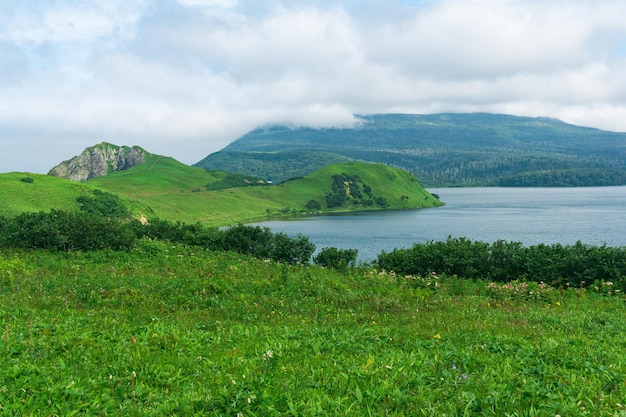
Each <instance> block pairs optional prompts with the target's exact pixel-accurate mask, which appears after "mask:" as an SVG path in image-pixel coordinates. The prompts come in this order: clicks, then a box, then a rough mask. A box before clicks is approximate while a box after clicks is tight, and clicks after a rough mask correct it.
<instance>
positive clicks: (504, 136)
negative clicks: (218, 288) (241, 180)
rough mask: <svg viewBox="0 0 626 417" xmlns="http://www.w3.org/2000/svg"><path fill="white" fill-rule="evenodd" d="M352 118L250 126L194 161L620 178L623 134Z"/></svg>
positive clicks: (424, 178) (455, 175)
mask: <svg viewBox="0 0 626 417" xmlns="http://www.w3.org/2000/svg"><path fill="white" fill-rule="evenodd" d="M360 118H361V120H362V123H361V124H360V125H358V126H356V127H355V128H352V129H346V128H329V129H312V128H295V129H294V128H292V127H287V126H271V127H264V128H259V129H256V130H254V131H252V132H250V133H248V134H246V135H244V136H242V137H241V138H240V139H239V140H237V141H235V142H234V143H232V144H230V145H229V146H227V147H225V148H224V149H222V150H221V151H219V152H216V153H214V154H211V155H209V156H207V157H206V158H204V159H203V160H201V161H200V162H198V163H197V164H195V165H196V166H198V167H201V168H207V169H219V170H224V171H229V172H239V173H241V174H253V175H255V176H258V177H262V178H266V179H270V180H274V181H277V182H280V181H284V180H287V179H289V178H291V177H293V176H302V175H306V174H308V173H311V172H314V171H315V170H317V169H319V168H321V167H322V166H324V165H325V162H324V161H325V160H328V159H333V158H335V159H337V160H339V159H350V160H360V161H370V162H379V163H385V164H388V165H391V166H396V167H399V168H402V169H406V170H408V171H410V172H412V173H413V174H415V175H416V176H417V178H419V180H420V182H421V183H422V184H424V185H425V186H476V185H488V186H494V185H495V186H584V185H587V186H590V185H623V184H626V133H615V132H607V131H602V130H598V129H591V128H584V127H579V126H573V125H570V124H567V123H563V122H561V121H559V120H555V119H547V118H530V117H517V116H509V115H498V114H485V113H481V114H435V115H411V114H385V115H370V116H361V117H360Z"/></svg>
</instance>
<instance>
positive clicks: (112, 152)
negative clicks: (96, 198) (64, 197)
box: [48, 142, 148, 181]
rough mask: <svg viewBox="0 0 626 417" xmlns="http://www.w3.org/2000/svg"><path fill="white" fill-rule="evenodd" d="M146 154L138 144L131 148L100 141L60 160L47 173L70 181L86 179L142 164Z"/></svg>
mask: <svg viewBox="0 0 626 417" xmlns="http://www.w3.org/2000/svg"><path fill="white" fill-rule="evenodd" d="M147 155H148V153H147V152H146V151H144V150H143V149H142V148H140V147H139V146H133V147H132V148H131V147H128V146H115V145H112V144H110V143H106V142H102V143H100V144H98V145H96V146H92V147H90V148H87V149H85V150H84V151H83V152H82V153H81V154H80V155H78V156H75V157H73V158H72V159H70V160H68V161H64V162H61V163H60V164H59V165H57V166H55V167H54V168H52V169H51V170H50V172H48V175H52V176H54V177H60V178H65V179H68V180H72V181H86V180H90V179H92V178H97V177H102V176H104V175H107V174H109V173H111V172H114V171H123V170H125V169H129V168H132V167H134V166H136V165H139V164H143V163H144V162H145V160H146V156H147Z"/></svg>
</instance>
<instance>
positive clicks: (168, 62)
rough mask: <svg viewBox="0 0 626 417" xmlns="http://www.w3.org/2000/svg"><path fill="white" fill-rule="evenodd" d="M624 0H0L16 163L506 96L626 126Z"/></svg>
mask: <svg viewBox="0 0 626 417" xmlns="http://www.w3.org/2000/svg"><path fill="white" fill-rule="evenodd" d="M624 16H626V2H625V1H623V0H602V1H596V0H430V1H428V0H343V1H342V0H335V1H331V0H306V1H305V0H290V1H287V0H0V172H13V171H19V172H33V173H42V174H45V173H47V172H48V171H49V170H50V169H51V168H52V167H54V166H55V165H57V164H58V163H60V162H62V161H64V160H67V159H70V158H71V157H73V156H75V155H78V154H80V153H81V152H82V151H83V150H84V149H85V148H86V147H89V146H93V145H95V144H97V143H100V142H109V143H113V144H115V145H119V146H121V145H126V146H133V145H138V146H141V147H143V148H144V149H145V150H147V151H148V152H152V153H156V154H160V155H166V156H171V157H174V158H175V159H177V160H179V161H180V162H183V163H185V164H190V165H191V164H194V163H196V162H199V161H200V160H201V159H203V158H204V157H205V156H207V155H209V154H210V153H213V152H216V151H219V150H220V149H222V148H223V147H225V146H227V145H228V144H229V143H231V142H233V141H235V140H236V139H237V138H239V137H240V136H241V135H243V134H245V133H246V132H248V131H250V130H252V129H254V128H256V127H259V126H263V125H269V124H276V123H280V124H289V125H293V126H312V127H331V126H342V127H349V126H352V125H354V123H356V122H358V118H357V117H356V116H355V115H358V114H373V113H418V114H432V113H441V112H492V113H505V114H514V115H520V116H532V117H554V118H558V119H561V120H563V121H565V122H568V123H572V124H577V125H582V126H590V127H596V128H601V129H606V130H613V131H621V132H626V19H624Z"/></svg>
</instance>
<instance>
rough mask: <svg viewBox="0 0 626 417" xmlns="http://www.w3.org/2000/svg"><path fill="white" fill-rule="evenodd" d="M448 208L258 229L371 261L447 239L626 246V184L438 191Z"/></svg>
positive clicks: (284, 222) (300, 220)
mask: <svg viewBox="0 0 626 417" xmlns="http://www.w3.org/2000/svg"><path fill="white" fill-rule="evenodd" d="M429 191H430V192H432V193H436V194H438V195H439V197H440V199H441V200H442V201H443V202H444V203H446V205H445V206H444V207H437V208H427V209H414V210H394V211H370V212H358V213H342V214H327V215H320V216H308V217H295V218H288V219H280V220H272V221H266V222H262V223H255V225H260V226H265V227H269V228H270V229H271V230H272V231H273V232H284V233H287V234H288V235H290V236H293V235H296V234H298V233H301V234H303V235H305V236H307V237H308V238H309V239H310V240H311V242H313V243H315V245H316V247H317V249H318V250H319V249H322V248H324V247H329V246H334V247H337V248H343V249H346V248H354V249H358V250H359V261H364V262H369V261H372V260H374V259H375V258H376V256H377V255H378V254H379V253H380V252H382V251H383V250H384V251H387V252H389V251H391V250H393V249H395V248H408V247H411V246H412V245H413V244H414V243H425V242H429V241H442V240H446V239H447V238H448V236H452V237H467V238H468V239H471V240H480V241H484V242H488V243H491V242H495V241H497V240H506V241H516V242H522V243H523V244H525V245H535V244H539V243H545V244H554V243H561V244H573V243H576V242H577V241H581V242H583V243H586V244H590V245H607V246H626V233H624V232H625V231H626V186H621V187H581V188H433V189H429Z"/></svg>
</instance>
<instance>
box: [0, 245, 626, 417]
mask: <svg viewBox="0 0 626 417" xmlns="http://www.w3.org/2000/svg"><path fill="white" fill-rule="evenodd" d="M507 285H508V286H509V287H506V286H507ZM515 285H516V284H511V283H509V284H488V283H486V282H483V281H472V280H462V279H458V278H441V277H438V276H436V275H428V276H425V277H419V276H399V275H398V276H397V275H394V274H391V273H385V272H379V271H376V270H374V269H369V268H365V267H361V268H351V269H349V270H348V271H347V272H346V271H343V272H341V273H339V272H335V271H333V270H331V269H325V268H320V267H316V266H300V265H298V266H289V265H284V264H278V263H275V262H272V261H264V260H257V259H252V258H246V257H243V256H240V255H236V254H232V253H228V252H210V251H207V250H203V249H200V248H195V247H183V246H180V245H167V244H164V243H160V242H157V241H150V240H142V241H140V242H139V243H138V246H137V247H136V248H135V249H133V250H132V251H130V252H128V253H126V252H114V251H97V252H90V253H82V252H71V253H49V252H45V251H7V252H4V253H2V254H1V255H0V333H1V334H2V336H1V337H0V356H1V358H2V359H1V360H2V363H3V366H2V367H0V414H2V415H20V416H31V415H33V416H34V415H94V416H95V415H107V416H108V415H114V416H115V415H119V416H126V415H131V416H132V415H140V416H163V415H180V416H183V415H185V416H187V415H214V416H223V415H227V416H228V415H231V416H261V415H277V416H296V415H298V416H313V415H354V416H363V415H394V416H420V415H424V416H426V415H428V416H431V415H449V416H451V415H461V416H462V415H468V416H469V415H472V416H473V415H483V416H504V415H511V416H531V415H533V416H555V415H557V414H560V415H563V416H572V415H599V416H602V415H606V416H613V415H624V414H626V408H625V406H624V401H623V398H624V394H625V389H626V387H625V385H624V384H625V380H626V377H625V375H626V374H625V372H626V353H624V349H623V334H624V332H625V331H626V314H625V313H626V308H625V305H624V298H623V296H622V295H619V294H618V295H615V294H614V293H611V294H610V295H609V294H607V292H608V291H609V290H607V288H598V289H594V288H589V289H586V290H583V289H574V288H572V289H567V290H557V289H553V288H550V287H547V286H546V287H538V286H536V287H533V288H529V287H528V286H526V287H524V286H523V285H521V284H519V285H518V286H517V287H515ZM531 291H532V292H534V294H537V295H536V296H533V295H532V294H530V292H531Z"/></svg>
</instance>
